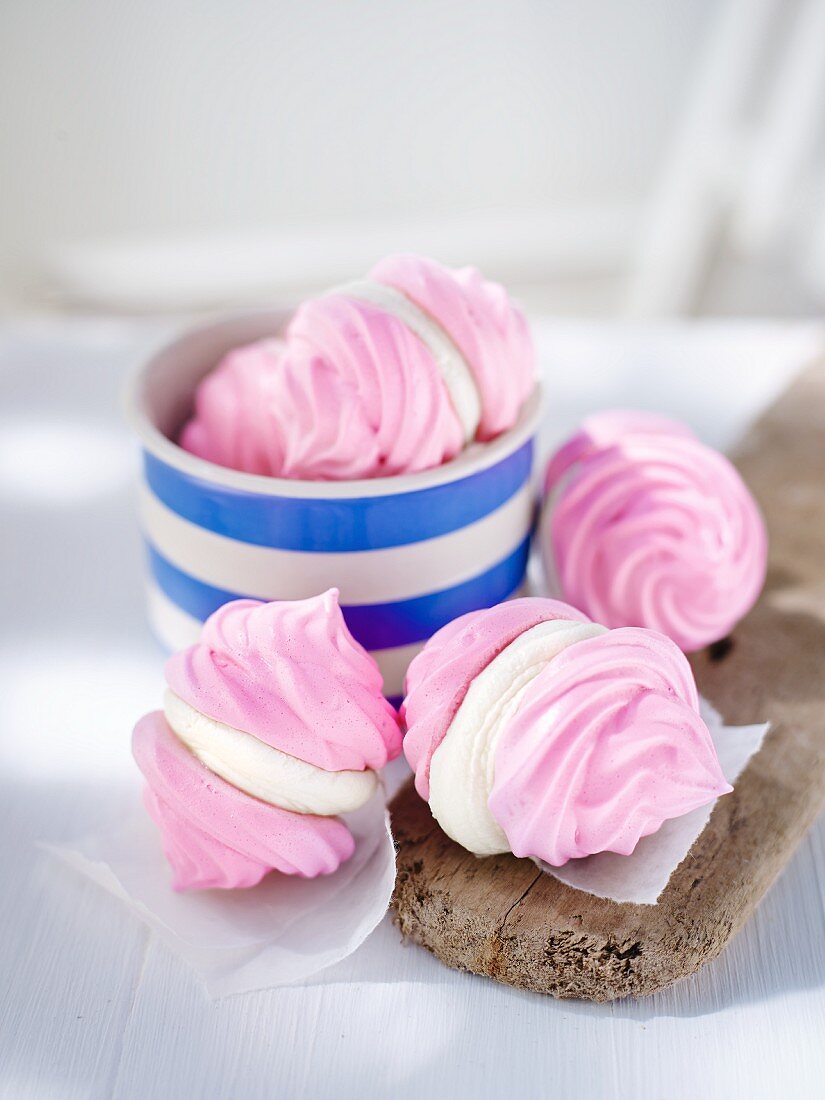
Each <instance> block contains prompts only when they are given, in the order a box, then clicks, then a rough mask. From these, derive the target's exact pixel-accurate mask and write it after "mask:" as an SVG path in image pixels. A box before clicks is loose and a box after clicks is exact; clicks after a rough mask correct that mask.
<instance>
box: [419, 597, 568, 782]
mask: <svg viewBox="0 0 825 1100" xmlns="http://www.w3.org/2000/svg"><path fill="white" fill-rule="evenodd" d="M551 619H572V620H573V621H575V622H588V619H587V616H586V615H582V614H581V613H580V612H579V611H576V609H575V608H573V607H569V606H568V605H567V604H564V603H561V602H559V601H558V600H546V599H540V598H538V597H524V598H523V599H518V600H508V601H507V602H506V603H501V604H498V605H497V606H496V607H490V608H485V609H483V610H481V611H471V612H469V614H467V615H462V616H461V617H460V618H458V619H454V620H453V622H451V623H448V624H447V626H444V627H442V628H441V630H439V631H438V632H437V633H435V634H434V635H433V636H432V638H431V639H430V640H429V641H428V642H427V644H426V646H425V647H424V648H423V649H422V651H421V652H420V653H419V654H418V655H417V656H416V657H415V658H413V660H412V662H411V664H410V667H409V669H408V670H407V677H406V681H405V685H404V686H405V693H406V697H405V699H404V704H403V706H402V708H401V715H402V720H403V722H404V723H405V724H406V728H407V735H406V737H405V738H404V755H405V756H406V757H407V760H408V761H409V764H410V767H411V768H412V769H413V771H414V772H415V788H416V790H417V791H418V793H419V794H420V795H421V797H422V798H425V799H428V798H429V796H430V761H431V760H432V758H433V753H434V752H435V750H436V749H437V748H438V746H439V745H440V744H441V742H442V741H443V740H444V737H445V735H446V733H447V730H448V728H449V726H450V723H451V722H452V720H453V718H454V717H455V715H456V713H457V711H458V708H459V707H460V706H461V704H462V702H463V701H464V696H465V695H466V694H467V690H468V688H469V687H470V684H471V683H472V682H473V680H474V679H475V677H476V676H478V674H479V673H480V672H482V671H483V670H484V669H485V668H486V667H487V665H488V664H489V663H490V662H491V661H492V660H493V658H494V657H496V656H497V655H498V654H499V653H501V651H502V650H503V649H504V648H506V646H508V645H509V644H510V642H512V641H514V640H515V639H516V638H518V636H519V635H520V634H523V633H524V631H525V630H530V629H531V627H534V626H538V624H539V623H543V622H548V621H549V620H551Z"/></svg>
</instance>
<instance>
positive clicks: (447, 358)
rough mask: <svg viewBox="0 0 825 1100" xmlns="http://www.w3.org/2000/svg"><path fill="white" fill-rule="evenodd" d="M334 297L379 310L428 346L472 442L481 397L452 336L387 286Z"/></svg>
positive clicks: (365, 284)
mask: <svg viewBox="0 0 825 1100" xmlns="http://www.w3.org/2000/svg"><path fill="white" fill-rule="evenodd" d="M330 293H332V294H342V295H344V297H346V298H354V299H355V300H356V301H359V302H369V303H370V304H371V305H374V306H378V308H379V309H380V310H382V311H383V312H384V313H389V314H390V315H391V316H393V317H395V318H397V319H398V320H399V321H401V323H402V324H404V325H406V326H407V328H408V329H410V331H411V332H414V333H415V335H416V336H417V337H418V338H419V340H421V341H422V343H424V344H426V346H427V347H428V348H429V350H430V354H431V355H432V357H433V359H434V360H435V362H436V365H437V367H438V369H439V372H440V373H441V377H442V378H443V379H444V385H445V386H446V387H447V393H448V394H449V397H450V403H451V404H452V406H453V409H454V410H455V413H456V416H457V417H458V419H459V422H460V423H461V427H462V430H463V432H464V442H465V444H466V443H470V442H472V440H474V439H475V435H476V432H477V431H478V425H479V423H480V421H481V394H480V393H479V389H478V386H477V385H476V380H475V377H474V376H473V372H472V371H471V370H470V366H469V364H468V363H467V360H466V359H465V358H464V356H463V355H462V354H461V352H460V351H459V349H458V348H457V347H456V345H455V344H454V343H453V341H452V339H451V338H450V335H449V333H448V332H446V331H445V330H444V329H443V328H442V327H441V325H439V324H438V322H437V321H435V320H434V319H433V318H432V317H431V316H430V315H429V314H428V313H426V312H425V311H424V310H423V309H421V308H420V307H419V306H417V305H416V304H415V302H413V301H412V300H411V299H409V298H408V297H407V296H406V294H402V293H401V291H400V290H396V289H395V287H391V286H387V285H386V284H384V283H374V282H371V281H370V280H369V279H363V280H359V281H357V282H353V283H346V284H345V285H344V286H340V287H336V288H335V290H333V291H331V292H330Z"/></svg>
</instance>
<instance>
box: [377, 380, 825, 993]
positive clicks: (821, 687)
mask: <svg viewBox="0 0 825 1100" xmlns="http://www.w3.org/2000/svg"><path fill="white" fill-rule="evenodd" d="M734 461H735V462H736V464H737V466H738V467H739V469H740V470H741V471H742V474H743V475H744V477H745V479H746V481H747V482H748V484H749V485H750V486H751V488H752V489H753V491H754V493H755V494H756V496H757V498H758V500H759V502H760V504H761V506H762V508H763V510H764V512H765V516H766V518H767V522H768V528H769V532H770V537H771V554H770V569H769V575H768V582H767V585H766V588H765V591H764V593H763V595H762V598H761V599H760V601H759V603H758V605H757V607H756V608H755V609H754V610H753V612H752V613H751V614H750V615H749V616H748V617H747V618H746V619H745V620H744V621H743V622H742V623H741V624H740V625H739V627H737V629H736V630H735V631H734V633H733V636H732V637H731V638H730V639H729V640H726V641H725V642H723V643H718V644H717V645H716V646H714V647H711V649H710V650H706V651H704V652H702V653H700V654H697V655H696V656H695V657H694V658H692V661H691V663H692V665H693V668H694V671H695V673H696V678H697V682H698V684H699V689H700V691H701V692H702V693H703V694H704V695H705V696H706V697H707V698H708V699H710V700H711V702H712V703H714V705H715V706H716V707H717V708H718V709H719V710H720V711H721V713H722V714H723V715H724V717H725V719H726V721H728V722H730V723H732V724H746V723H751V722H759V721H764V720H766V719H767V720H770V722H771V723H772V729H771V732H770V733H769V734H768V737H767V739H766V742H765V744H764V746H763V748H762V750H761V752H759V753H758V754H757V756H756V757H754V759H753V760H752V761H751V763H750V765H749V766H748V768H747V770H746V771H745V773H744V775H743V776H742V777H741V778H740V780H739V782H738V783H737V785H736V790H735V791H734V793H733V794H732V795H729V796H727V797H725V798H723V799H721V800H720V801H719V803H718V804H717V806H716V807H715V809H714V811H713V814H712V815H711V818H710V821H709V822H708V825H707V827H706V828H705V830H704V831H703V832H702V834H701V836H700V837H699V838H698V839H697V841H696V842H695V844H694V845H693V848H692V849H691V851H690V853H689V854H688V856H687V858H686V859H685V860H684V862H683V863H682V864H681V865H680V866H679V868H678V869H677V870H676V872H675V873H674V875H673V877H672V878H671V880H670V882H669V884H668V886H667V888H666V890H665V892H664V894H663V895H662V897H661V899H660V901H659V903H658V905H656V906H641V905H629V904H619V903H616V902H611V901H607V900H604V899H600V898H594V897H592V896H590V895H588V894H585V893H582V892H581V891H578V890H574V889H571V888H570V887H568V886H564V885H563V884H562V883H560V882H558V881H557V880H556V879H554V878H552V877H551V876H549V875H544V874H541V873H539V872H537V870H536V868H535V866H534V865H533V864H532V863H531V862H530V861H529V860H518V859H515V858H514V857H513V856H495V857H489V858H487V859H481V860H479V859H476V858H475V857H474V856H472V855H470V854H469V853H468V852H466V851H464V850H463V849H462V848H460V847H459V846H458V845H457V844H455V843H454V842H453V841H451V840H449V839H448V838H447V837H446V836H445V835H444V833H443V832H442V831H441V830H440V828H439V827H438V825H437V824H436V822H435V821H434V820H433V818H432V816H431V814H430V811H429V807H428V806H427V805H426V803H424V802H423V801H422V800H421V799H419V798H418V796H417V795H416V793H415V791H414V790H413V787H412V783H411V782H410V783H408V784H407V785H406V786H405V787H404V788H402V790H401V791H400V792H399V793H398V795H397V796H396V798H395V800H394V802H393V804H392V807H391V810H392V820H393V830H394V833H395V837H396V842H397V847H398V876H397V882H396V888H395V893H394V896H393V907H394V909H395V917H396V921H397V923H398V925H399V926H400V928H401V930H402V932H403V934H404V935H405V936H408V937H409V938H411V939H413V940H415V941H417V942H418V943H420V944H422V945H423V946H424V947H426V948H428V949H429V950H430V951H432V952H433V954H435V955H436V956H437V957H438V958H439V959H441V960H442V962H444V963H446V964H447V965H448V966H451V967H455V968H457V969H461V970H470V971H473V972H474V973H477V974H484V975H487V976H489V977H491V978H495V979H497V980H498V981H502V982H506V983H508V984H510V985H514V986H518V987H520V988H523V989H529V990H534V991H537V992H541V993H550V994H553V995H554V996H557V997H584V998H588V999H591V1000H595V1001H605V1000H610V999H613V998H616V997H623V996H626V995H637V996H638V995H643V994H648V993H653V992H655V991H656V990H659V989H662V988H664V987H665V986H668V985H670V984H671V983H672V982H674V981H676V980H678V979H679V978H682V977H685V976H686V975H688V974H692V973H694V972H695V971H696V970H698V969H699V968H700V967H702V966H703V965H704V964H705V963H706V962H708V961H709V960H710V959H712V958H714V957H715V956H716V955H718V954H719V952H720V951H721V950H722V949H723V948H724V946H725V944H726V943H727V942H728V941H729V940H730V938H731V937H732V936H733V935H734V934H735V933H736V932H737V931H738V930H739V928H741V927H742V925H743V923H744V922H745V921H746V920H747V918H748V916H749V915H750V914H751V913H752V912H753V910H754V908H755V907H756V905H757V903H758V902H759V900H760V898H762V897H763V895H764V894H765V892H766V891H767V890H768V888H769V887H770V885H771V883H772V882H773V881H774V879H775V878H776V876H777V875H778V874H779V872H780V871H781V870H782V868H783V867H784V865H785V864H786V863H787V861H788V859H789V858H790V856H791V854H792V853H793V851H794V849H795V847H796V846H797V844H798V843H799V841H800V840H801V839H802V837H803V835H804V834H805V831H806V830H807V829H808V828H809V826H810V825H811V824H812V822H813V821H814V819H815V818H816V816H817V815H818V814H819V813H820V811H821V810H822V809H823V808H824V807H825V364H820V365H817V366H815V367H812V368H811V369H809V370H808V371H806V372H805V373H804V374H803V375H802V376H800V378H799V379H798V380H797V381H796V382H795V383H794V384H793V385H792V386H791V388H790V389H789V390H788V391H787V392H786V393H785V394H784V395H783V396H782V398H780V400H779V401H778V402H777V403H776V404H774V405H773V406H772V407H771V408H770V409H769V410H768V412H767V413H766V414H765V415H764V416H763V417H762V419H761V420H760V421H759V422H758V423H757V424H756V425H755V426H754V427H753V428H752V429H751V431H750V432H749V434H748V436H747V438H746V439H745V441H744V443H743V444H742V446H741V447H740V448H739V449H738V451H737V453H736V454H735V455H734Z"/></svg>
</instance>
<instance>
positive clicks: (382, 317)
mask: <svg viewBox="0 0 825 1100" xmlns="http://www.w3.org/2000/svg"><path fill="white" fill-rule="evenodd" d="M534 386H535V359H534V354H533V348H532V344H531V341H530V335H529V331H528V329H527V324H526V322H525V320H524V317H523V316H522V314H521V313H520V312H519V311H518V310H517V309H516V307H515V306H514V305H513V304H512V303H511V301H510V299H509V298H508V296H507V294H506V292H505V291H504V290H503V288H502V287H500V286H498V285H496V284H493V283H489V282H486V281H485V280H484V279H482V277H481V276H480V275H479V273H478V272H477V271H475V270H473V269H471V268H464V269H461V270H459V271H451V270H450V269H448V268H445V267H442V266H441V265H440V264H437V263H435V261H433V260H425V259H423V258H421V257H417V256H395V257H389V258H388V259H386V260H384V261H383V262H382V263H381V264H378V265H377V266H376V267H375V268H374V269H373V271H372V272H371V273H370V276H369V278H368V279H367V280H366V281H363V282H360V283H355V284H351V285H350V286H349V287H346V286H345V287H342V288H340V289H339V290H337V291H333V292H331V293H329V294H327V295H324V296H323V297H320V298H315V299H310V300H308V301H306V302H304V303H303V304H302V305H301V306H300V307H299V308H298V310H297V311H296V313H295V315H294V317H293V318H292V320H291V322H290V324H289V325H288V326H287V329H286V331H285V333H284V337H283V339H282V340H269V341H264V342H262V343H260V344H253V345H250V346H249V347H246V348H239V349H236V350H235V351H233V352H230V353H229V354H228V355H227V356H226V357H225V358H224V359H223V360H222V361H221V362H220V363H219V364H218V366H217V367H216V368H215V370H214V371H212V372H211V374H209V375H207V377H206V378H205V379H204V380H203V381H202V382H201V383H200V385H199V386H198V388H197V391H196V394H195V410H194V415H193V417H192V418H191V420H190V421H189V422H188V423H187V424H186V425H185V426H184V428H183V430H182V432H181V435H180V444H181V446H183V447H184V448H186V449H187V450H189V451H192V452H193V453H194V454H197V455H198V456H199V457H201V458H205V459H208V460H210V461H212V462H217V463H219V464H221V465H224V466H230V467H232V468H234V469H238V470H245V471H247V472H250V473H257V474H268V475H271V476H273V477H286V478H301V479H305V480H340V479H355V478H370V477H383V476H389V475H393V474H401V473H413V472H416V471H418V470H425V469H430V468H432V467H434V466H438V465H440V464H442V463H443V462H447V461H449V460H450V459H452V458H454V457H455V456H456V455H457V454H458V453H459V451H461V449H462V447H464V446H465V445H466V444H467V443H469V442H471V441H472V440H473V439H475V438H478V439H479V440H486V439H491V438H492V437H493V436H495V435H497V434H499V433H500V432H502V431H504V430H506V429H507V428H510V427H512V425H513V424H514V423H515V421H516V419H517V418H518V415H519V412H520V410H521V407H522V405H523V403H524V401H525V400H526V399H527V397H528V396H529V395H530V393H531V392H532V390H533V387H534Z"/></svg>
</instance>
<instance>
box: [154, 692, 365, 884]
mask: <svg viewBox="0 0 825 1100" xmlns="http://www.w3.org/2000/svg"><path fill="white" fill-rule="evenodd" d="M132 751H133V753H134V756H135V760H136V761H137V764H138V767H139V768H140V770H141V771H142V772H143V775H144V777H145V779H146V784H147V785H146V788H145V790H144V796H143V801H144V804H145V806H146V809H147V810H148V812H149V815H150V817H151V818H152V820H153V821H154V822H155V824H156V825H157V826H158V828H159V829H160V832H161V837H162V840H163V850H164V852H165V854H166V858H167V859H168V860H169V863H170V864H171V867H172V873H173V878H172V885H173V887H174V889H176V890H206V889H210V888H213V887H217V888H220V889H236V888H242V887H248V886H255V885H256V884H257V883H258V882H260V881H261V879H262V878H263V877H264V875H266V874H267V873H268V872H269V871H271V870H273V869H274V870H276V871H281V872H282V873H284V874H287V875H300V876H302V877H303V878H314V877H315V876H316V875H328V874H331V873H332V872H333V871H335V870H337V868H338V867H339V866H340V865H341V864H342V863H343V862H344V861H345V860H347V859H349V858H350V856H351V855H352V853H353V850H354V847H355V842H354V841H353V838H352V834H351V833H350V831H349V829H348V828H347V827H346V825H345V824H344V823H343V821H340V820H339V819H338V818H336V817H319V816H318V815H316V814H296V813H292V812H291V811H290V810H283V809H281V808H280V807H279V806H272V805H270V804H269V803H267V802H262V801H261V800H260V799H258V798H251V797H250V796H249V795H247V794H244V792H243V791H239V790H238V789H237V788H236V787H233V786H232V785H231V784H230V783H227V782H226V781H225V780H223V779H221V778H220V776H218V775H215V773H214V772H212V771H210V770H209V768H207V767H205V765H203V764H201V762H200V761H199V760H198V759H197V758H196V757H195V756H194V755H193V754H192V753H191V752H190V751H189V750H188V749H187V748H186V747H185V746H184V745H183V744H181V742H180V741H179V740H178V739H177V737H175V735H174V734H173V733H172V731H171V729H170V728H169V726H168V724H167V722H166V719H165V717H164V715H163V712H162V711H154V712H153V713H151V714H147V715H146V716H145V717H144V718H142V719H141V720H140V722H138V724H137V726H136V727H135V732H134V735H133V737H132Z"/></svg>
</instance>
